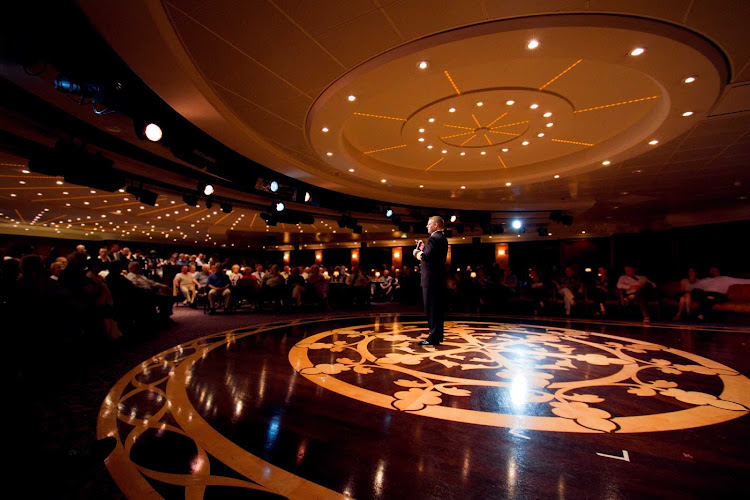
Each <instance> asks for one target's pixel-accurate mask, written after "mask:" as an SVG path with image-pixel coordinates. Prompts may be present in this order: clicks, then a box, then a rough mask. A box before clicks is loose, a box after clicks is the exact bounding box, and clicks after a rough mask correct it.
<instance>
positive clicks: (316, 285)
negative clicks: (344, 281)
mask: <svg viewBox="0 0 750 500" xmlns="http://www.w3.org/2000/svg"><path fill="white" fill-rule="evenodd" d="M307 283H308V284H309V285H310V286H311V287H312V289H313V291H314V292H315V295H317V296H318V298H319V299H320V300H322V301H323V302H325V303H326V305H328V291H329V287H328V282H327V281H326V279H325V277H324V276H323V274H322V273H321V272H320V266H318V265H317V264H313V265H312V267H310V276H309V277H308V279H307ZM329 307H330V306H329Z"/></svg>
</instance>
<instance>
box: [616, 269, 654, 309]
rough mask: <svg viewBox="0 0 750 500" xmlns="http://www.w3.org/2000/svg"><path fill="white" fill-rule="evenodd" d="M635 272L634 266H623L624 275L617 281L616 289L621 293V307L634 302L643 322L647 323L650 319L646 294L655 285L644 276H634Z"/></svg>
mask: <svg viewBox="0 0 750 500" xmlns="http://www.w3.org/2000/svg"><path fill="white" fill-rule="evenodd" d="M637 271H638V269H637V268H636V267H635V266H625V274H623V275H622V276H620V279H618V280H617V288H618V289H619V290H621V291H622V296H623V299H622V302H623V305H626V306H627V305H629V304H632V303H633V302H636V303H637V304H638V307H639V308H640V310H641V315H642V316H643V322H644V323H649V322H650V321H651V317H650V316H649V314H648V294H649V293H650V292H651V291H652V290H653V289H654V288H655V285H654V283H653V282H652V281H649V279H648V278H646V277H645V276H641V275H639V274H636V273H637Z"/></svg>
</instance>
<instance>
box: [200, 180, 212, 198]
mask: <svg viewBox="0 0 750 500" xmlns="http://www.w3.org/2000/svg"><path fill="white" fill-rule="evenodd" d="M198 192H199V193H203V194H205V195H206V196H211V195H212V194H214V187H213V186H212V185H211V184H207V183H205V182H203V181H198Z"/></svg>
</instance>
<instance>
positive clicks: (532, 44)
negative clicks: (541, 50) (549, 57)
mask: <svg viewBox="0 0 750 500" xmlns="http://www.w3.org/2000/svg"><path fill="white" fill-rule="evenodd" d="M537 47H539V40H531V41H530V42H529V43H527V44H526V48H527V49H531V50H534V49H535V48H537Z"/></svg>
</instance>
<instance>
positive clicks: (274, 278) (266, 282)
mask: <svg viewBox="0 0 750 500" xmlns="http://www.w3.org/2000/svg"><path fill="white" fill-rule="evenodd" d="M282 285H284V278H282V276H281V273H280V272H279V266H277V265H276V264H274V265H272V266H271V268H270V269H269V270H268V272H267V273H266V275H265V276H263V286H265V287H270V288H273V287H277V286H282Z"/></svg>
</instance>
